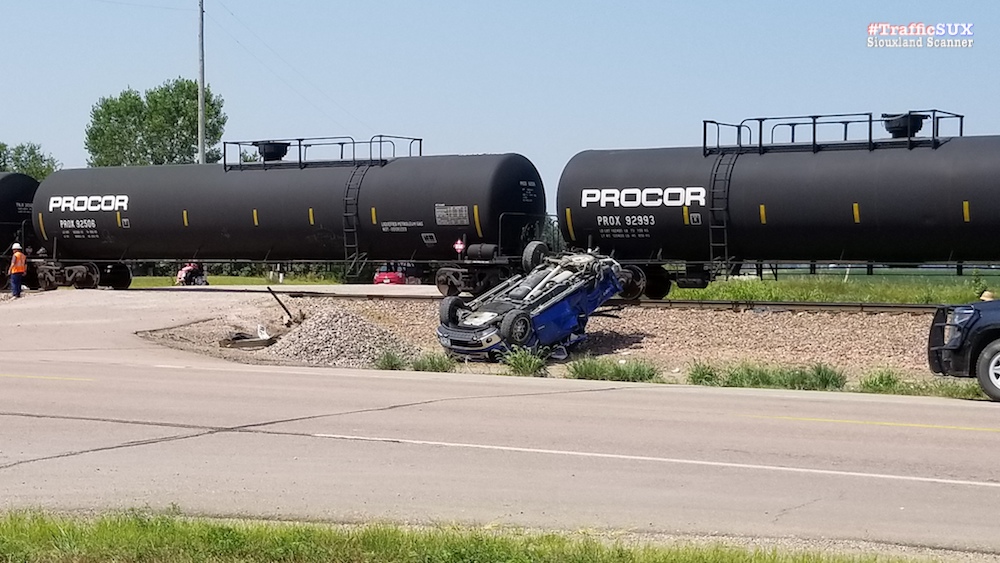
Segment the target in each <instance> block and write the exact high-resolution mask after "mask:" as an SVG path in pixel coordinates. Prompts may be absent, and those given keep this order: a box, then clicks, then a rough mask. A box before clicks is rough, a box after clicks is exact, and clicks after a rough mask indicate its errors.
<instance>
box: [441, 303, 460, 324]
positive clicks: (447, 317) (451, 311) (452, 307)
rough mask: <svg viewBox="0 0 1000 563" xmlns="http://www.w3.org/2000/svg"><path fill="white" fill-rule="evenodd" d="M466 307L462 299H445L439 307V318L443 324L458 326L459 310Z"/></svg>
mask: <svg viewBox="0 0 1000 563" xmlns="http://www.w3.org/2000/svg"><path fill="white" fill-rule="evenodd" d="M463 305H465V302H464V301H462V298H460V297H445V298H444V299H442V300H441V304H440V305H438V316H439V317H440V320H441V324H443V325H446V326H451V325H455V324H458V310H459V309H461V308H462V306H463Z"/></svg>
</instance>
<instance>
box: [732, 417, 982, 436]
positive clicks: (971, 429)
mask: <svg viewBox="0 0 1000 563" xmlns="http://www.w3.org/2000/svg"><path fill="white" fill-rule="evenodd" d="M746 416H748V417H750V418H767V419H772V420H797V421H800V422H834V423H837V424H863V425H866V426H896V427H900V428H931V429H934V430H965V431H968V432H1000V428H977V427H975V426H945V425H941V424H919V423H914V422H883V421H878V420H841V419H836V418H808V417H798V416H767V415H756V414H749V415H746Z"/></svg>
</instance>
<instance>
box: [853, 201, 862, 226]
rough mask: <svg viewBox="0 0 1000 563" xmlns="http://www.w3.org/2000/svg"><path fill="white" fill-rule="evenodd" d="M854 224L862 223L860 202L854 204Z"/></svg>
mask: <svg viewBox="0 0 1000 563" xmlns="http://www.w3.org/2000/svg"><path fill="white" fill-rule="evenodd" d="M854 222H855V223H860V222H861V208H860V207H858V202H854Z"/></svg>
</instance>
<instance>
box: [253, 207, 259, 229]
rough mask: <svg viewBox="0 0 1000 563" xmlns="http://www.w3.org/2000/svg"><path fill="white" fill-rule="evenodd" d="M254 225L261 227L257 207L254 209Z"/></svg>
mask: <svg viewBox="0 0 1000 563" xmlns="http://www.w3.org/2000/svg"><path fill="white" fill-rule="evenodd" d="M253 226H254V227H259V226H260V223H259V222H258V221H257V208H256V207H255V208H254V210H253Z"/></svg>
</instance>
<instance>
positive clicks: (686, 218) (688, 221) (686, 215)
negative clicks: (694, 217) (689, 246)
mask: <svg viewBox="0 0 1000 563" xmlns="http://www.w3.org/2000/svg"><path fill="white" fill-rule="evenodd" d="M683 209H684V224H685V225H690V224H691V212H689V211H688V206H686V205H685V206H684V207H683Z"/></svg>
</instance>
